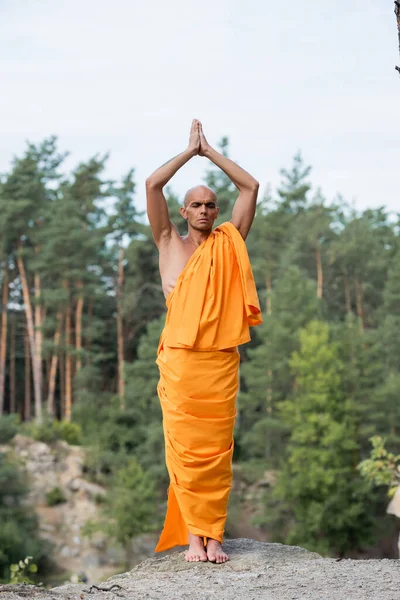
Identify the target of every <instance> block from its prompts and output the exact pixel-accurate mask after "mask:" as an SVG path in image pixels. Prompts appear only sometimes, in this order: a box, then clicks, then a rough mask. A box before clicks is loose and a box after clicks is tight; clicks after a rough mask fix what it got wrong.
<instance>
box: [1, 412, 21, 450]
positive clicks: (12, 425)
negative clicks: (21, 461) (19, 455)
mask: <svg viewBox="0 0 400 600" xmlns="http://www.w3.org/2000/svg"><path fill="white" fill-rule="evenodd" d="M18 427H19V418H18V416H17V415H5V416H3V417H0V444H7V442H9V441H10V440H11V439H12V438H13V437H14V435H15V434H16V433H17V432H18Z"/></svg>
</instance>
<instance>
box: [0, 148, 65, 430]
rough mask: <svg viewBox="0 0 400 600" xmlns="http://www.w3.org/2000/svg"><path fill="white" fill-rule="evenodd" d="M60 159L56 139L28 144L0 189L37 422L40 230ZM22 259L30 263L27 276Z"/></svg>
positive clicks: (0, 223)
mask: <svg viewBox="0 0 400 600" xmlns="http://www.w3.org/2000/svg"><path fill="white" fill-rule="evenodd" d="M64 158H65V155H62V154H59V153H58V152H57V148H56V139H55V138H49V139H48V140H44V142H42V143H41V144H39V145H38V146H35V145H34V144H28V148H27V150H26V152H25V154H24V156H23V157H22V158H16V159H15V160H14V162H13V168H12V171H11V173H9V174H8V175H7V176H6V178H5V180H4V181H3V183H2V186H1V194H0V203H1V206H0V208H1V210H0V213H1V217H0V229H1V230H2V232H3V238H2V248H3V251H2V254H3V255H7V256H8V257H9V258H10V259H12V260H13V262H14V263H16V264H17V267H18V271H19V278H20V282H21V287H22V294H23V302H24V309H25V314H26V321H27V329H28V336H29V344H30V351H31V360H32V373H33V382H34V395H35V417H36V419H37V421H38V422H41V420H42V321H43V310H42V309H43V305H42V298H41V279H40V274H39V272H38V267H37V259H38V255H39V254H40V231H41V229H42V227H43V224H44V223H45V221H46V215H47V209H48V204H49V203H51V202H52V200H53V198H54V190H53V183H54V182H55V181H57V180H58V179H59V174H58V168H59V166H60V165H61V163H62V162H63V160H64ZM27 263H29V264H30V266H31V272H32V275H31V277H29V275H30V273H29V271H27V268H26V265H27ZM32 288H33V291H32ZM33 309H35V310H33Z"/></svg>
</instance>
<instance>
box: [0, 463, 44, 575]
mask: <svg viewBox="0 0 400 600" xmlns="http://www.w3.org/2000/svg"><path fill="white" fill-rule="evenodd" d="M27 492H28V488H27V487H26V485H25V482H24V479H23V476H22V473H21V471H20V470H19V468H18V466H17V464H16V463H15V462H13V461H12V460H11V459H10V458H7V457H6V456H5V455H4V454H2V453H0V581H1V582H8V581H9V580H10V577H11V574H10V565H12V564H18V563H19V560H20V557H21V556H25V555H26V554H27V553H28V554H29V555H30V556H33V557H35V563H36V564H37V565H38V567H39V568H40V567H41V566H42V567H43V565H44V563H45V562H46V558H47V556H48V555H49V552H50V545H49V543H48V542H46V541H45V540H42V539H40V540H39V539H38V537H37V531H38V520H37V517H36V514H35V513H34V512H33V511H32V509H31V508H30V507H29V506H28V505H27V504H26V494H27Z"/></svg>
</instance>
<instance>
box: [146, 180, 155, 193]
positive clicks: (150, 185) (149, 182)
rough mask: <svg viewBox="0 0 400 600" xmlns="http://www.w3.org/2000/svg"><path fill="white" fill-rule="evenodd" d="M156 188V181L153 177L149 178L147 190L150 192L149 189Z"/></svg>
mask: <svg viewBox="0 0 400 600" xmlns="http://www.w3.org/2000/svg"><path fill="white" fill-rule="evenodd" d="M155 187H156V186H155V182H154V179H152V178H151V177H148V178H147V179H146V189H148V190H149V189H152V188H155Z"/></svg>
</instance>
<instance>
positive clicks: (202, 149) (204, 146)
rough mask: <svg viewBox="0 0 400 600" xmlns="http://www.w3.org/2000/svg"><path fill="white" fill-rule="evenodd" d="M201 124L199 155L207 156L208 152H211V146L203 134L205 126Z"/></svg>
mask: <svg viewBox="0 0 400 600" xmlns="http://www.w3.org/2000/svg"><path fill="white" fill-rule="evenodd" d="M198 123H199V134H200V150H199V154H200V156H206V154H207V152H208V150H210V148H211V146H210V144H209V143H208V142H207V140H206V137H205V135H204V133H203V125H202V124H201V123H200V121H199V122H198Z"/></svg>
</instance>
